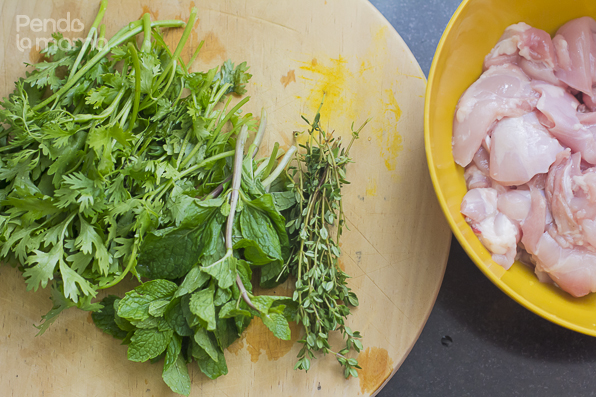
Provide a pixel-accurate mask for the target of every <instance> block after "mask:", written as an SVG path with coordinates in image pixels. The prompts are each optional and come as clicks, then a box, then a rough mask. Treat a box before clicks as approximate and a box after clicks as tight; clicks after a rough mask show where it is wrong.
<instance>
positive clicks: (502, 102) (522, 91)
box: [453, 65, 538, 167]
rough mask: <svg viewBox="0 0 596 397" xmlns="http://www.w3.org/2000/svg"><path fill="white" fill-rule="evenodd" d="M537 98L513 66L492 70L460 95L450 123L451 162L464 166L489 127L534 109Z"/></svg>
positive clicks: (527, 80)
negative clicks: (451, 136) (451, 139)
mask: <svg viewBox="0 0 596 397" xmlns="http://www.w3.org/2000/svg"><path fill="white" fill-rule="evenodd" d="M537 101H538V94H537V93H536V92H535V91H534V90H533V89H532V87H531V86H530V80H529V79H528V77H527V76H526V75H525V74H524V73H523V72H522V70H521V69H520V68H519V67H517V66H515V65H503V66H493V67H491V68H490V69H489V70H487V71H486V72H484V73H483V74H482V75H481V76H480V78H479V79H478V80H476V81H475V82H474V83H473V84H472V85H471V86H470V87H469V88H468V89H467V90H466V92H465V93H464V94H463V95H462V97H461V98H460V100H459V102H458V104H457V108H456V111H455V118H454V120H453V158H454V159H455V162H456V163H457V164H459V165H461V166H463V167H465V166H467V165H468V164H469V163H470V162H471V161H472V158H473V157H474V154H475V153H476V152H477V151H478V148H480V146H481V145H482V141H483V140H484V138H485V137H486V135H487V133H488V132H489V130H490V128H491V125H492V124H493V123H494V122H495V121H497V120H500V119H501V118H503V117H506V116H507V117H517V116H522V115H523V114H525V113H528V112H531V111H532V110H534V108H535V107H536V103H537Z"/></svg>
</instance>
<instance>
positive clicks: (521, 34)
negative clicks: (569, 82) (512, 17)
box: [484, 22, 565, 85]
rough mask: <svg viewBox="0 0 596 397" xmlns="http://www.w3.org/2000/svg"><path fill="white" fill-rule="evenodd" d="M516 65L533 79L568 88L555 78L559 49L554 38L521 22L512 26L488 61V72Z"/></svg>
mask: <svg viewBox="0 0 596 397" xmlns="http://www.w3.org/2000/svg"><path fill="white" fill-rule="evenodd" d="M509 63H510V64H514V65H518V66H519V67H521V69H522V70H523V71H524V73H525V74H526V75H527V76H528V77H530V78H531V79H538V80H543V81H546V82H548V83H550V84H553V85H560V84H562V85H565V84H564V83H562V82H561V81H560V80H559V79H558V78H557V77H556V76H555V66H556V56H555V47H554V45H553V43H552V40H551V38H550V35H549V34H548V33H546V32H545V31H544V30H541V29H536V28H533V27H531V26H530V25H528V24H526V23H523V22H520V23H516V24H515V25H511V26H509V27H508V28H507V29H505V33H503V35H502V36H501V38H500V39H499V41H498V42H497V44H496V45H495V47H494V48H493V49H492V51H491V52H490V53H489V54H488V55H487V56H486V57H485V58H484V70H487V69H489V68H490V67H491V66H497V65H505V64H509Z"/></svg>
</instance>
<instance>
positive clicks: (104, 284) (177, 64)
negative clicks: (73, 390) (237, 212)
mask: <svg viewBox="0 0 596 397" xmlns="http://www.w3.org/2000/svg"><path fill="white" fill-rule="evenodd" d="M106 6H107V4H106V2H105V1H103V2H102V3H101V6H100V11H99V14H98V17H97V18H96V20H95V22H94V24H93V26H92V28H91V29H90V32H89V39H88V40H86V41H83V42H81V41H79V42H77V44H76V45H75V46H73V47H69V45H68V44H69V43H68V42H66V41H65V39H63V38H62V37H61V36H60V35H59V34H56V35H55V36H54V38H55V41H54V42H52V43H50V45H49V46H48V47H47V49H46V50H44V52H43V54H44V56H45V57H46V61H44V62H41V63H39V64H37V65H35V69H34V70H32V71H30V72H28V74H27V77H26V78H24V79H21V80H19V81H17V83H16V89H15V90H14V92H13V93H12V94H11V95H10V96H9V97H8V99H5V100H4V101H3V102H1V103H0V105H1V108H0V122H2V123H3V127H2V128H1V129H0V137H1V138H0V153H1V161H0V182H1V183H2V185H1V187H2V189H0V199H1V202H0V248H1V251H0V254H1V256H2V257H3V259H4V260H9V261H11V262H12V263H17V264H19V266H20V267H21V269H22V271H23V276H24V278H25V280H26V282H27V287H28V289H33V290H37V289H38V288H39V287H40V286H41V287H46V286H47V284H48V283H49V282H50V281H53V282H52V284H51V285H52V299H53V303H54V307H53V309H52V310H51V311H50V312H49V313H48V315H46V316H45V320H46V321H45V322H44V323H43V325H42V327H41V331H42V332H43V330H45V329H46V328H47V326H48V325H49V323H50V322H51V321H52V320H53V319H54V318H55V317H56V316H57V315H58V313H60V311H62V310H63V309H65V308H67V307H71V306H75V305H76V306H78V307H79V308H82V309H85V310H97V309H99V308H100V307H101V305H100V304H98V303H93V302H92V298H93V297H95V296H96V294H97V292H98V290H100V289H103V288H108V287H111V286H113V285H115V284H117V283H118V282H119V281H121V280H122V279H123V278H124V277H125V276H126V275H127V274H129V273H132V274H134V275H135V276H137V277H139V278H140V277H141V276H146V277H152V276H155V275H158V276H159V277H166V278H169V279H176V278H180V277H183V276H184V275H186V273H188V272H189V270H190V269H191V267H192V266H193V265H194V264H195V262H196V258H194V259H195V260H194V262H193V259H192V255H191V254H190V252H191V251H193V250H194V251H193V252H195V251H197V250H201V253H205V254H204V255H205V256H206V257H208V258H213V257H214V255H218V254H219V252H218V251H217V249H219V245H217V244H218V242H217V241H216V240H217V237H216V235H217V227H218V226H217V225H218V222H219V221H220V218H221V217H218V216H216V215H214V214H213V213H214V212H216V211H219V212H220V213H221V212H222V211H224V212H225V210H226V208H228V210H229V207H230V204H229V203H228V204H226V205H224V204H222V203H223V201H224V199H223V198H218V199H217V200H215V201H214V200H212V199H211V198H210V197H209V195H213V196H214V194H213V191H214V190H217V189H220V190H223V189H224V188H227V186H228V185H229V178H230V176H231V173H232V167H233V159H232V156H234V154H235V153H236V150H235V147H234V146H235V141H236V138H235V137H236V135H237V134H238V133H239V131H240V129H241V128H242V127H247V129H251V130H254V129H256V122H255V120H254V118H253V117H252V115H250V114H246V115H244V116H241V114H240V108H241V107H242V105H243V104H244V103H246V101H247V100H248V98H244V99H242V100H241V101H239V102H238V103H237V104H236V105H234V106H232V105H231V103H232V99H233V95H232V93H236V94H242V93H245V92H246V89H245V85H246V83H247V82H248V80H249V79H250V77H251V75H250V74H248V73H247V67H246V64H245V63H243V64H240V65H238V67H234V65H233V64H232V63H230V62H226V63H225V65H224V66H223V67H222V68H215V69H212V70H209V71H207V72H196V73H190V72H188V69H189V67H190V63H192V60H193V59H194V58H195V57H196V55H197V53H198V51H197V52H195V55H194V56H193V58H192V59H191V61H190V62H189V64H185V63H184V62H182V60H181V58H180V54H181V52H182V49H183V47H184V45H185V42H186V41H187V39H188V37H189V35H190V32H191V29H192V27H193V24H194V21H195V19H196V10H193V11H192V12H191V15H190V18H189V21H188V23H187V24H186V28H185V30H184V33H183V35H182V38H181V39H180V42H179V44H178V46H177V47H176V49H175V50H174V51H173V52H172V51H170V49H169V48H168V47H167V45H166V44H165V42H164V39H163V36H162V32H161V28H164V27H181V26H184V22H182V21H151V20H150V18H149V14H146V15H144V16H143V18H142V19H140V20H138V21H136V22H132V23H130V24H128V25H127V26H126V27H124V28H123V29H121V30H120V31H119V32H118V33H116V34H115V35H114V36H113V37H112V38H111V39H109V40H108V41H107V44H106V45H105V46H103V47H101V48H98V47H97V46H95V45H91V44H92V43H93V42H94V39H95V38H96V37H97V36H98V35H99V36H101V33H99V34H98V32H103V31H104V29H102V28H101V27H99V24H100V23H101V19H102V16H103V14H104V12H105V8H106ZM140 33H143V34H144V39H143V41H142V45H141V46H140V48H137V43H136V40H135V39H136V35H138V34H140ZM99 42H100V43H101V42H102V40H99ZM90 43H91V44H90ZM199 48H200V46H199ZM185 90H186V91H187V93H186V94H183V92H184V91H185ZM219 103H221V104H222V105H221V106H217V105H218V104H219ZM262 130H263V132H264V124H263V128H262ZM263 132H261V136H262V133H263ZM257 148H258V145H255V146H254V147H253V148H252V149H251V150H252V151H253V152H254V153H256V150H257ZM267 160H268V161H267V162H266V163H267V164H268V165H271V164H272V162H273V160H275V158H273V159H267ZM251 161H252V157H251ZM249 171H250V170H249ZM259 171H260V173H259V174H258V177H259V179H258V182H256V181H255V180H251V179H249V176H248V175H249V174H246V175H245V178H244V179H245V184H248V185H247V186H248V187H249V188H250V189H252V190H251V195H252V196H251V199H250V200H249V201H250V202H251V203H252V200H257V197H256V192H257V191H258V189H261V190H263V191H264V186H263V185H262V184H260V183H261V182H260V181H261V179H265V178H266V177H268V176H269V173H270V172H271V171H272V167H269V166H268V167H264V168H262V169H260V170H259ZM279 174H280V173H279V172H278V175H279ZM250 177H254V175H253V174H251V176H250ZM274 180H275V178H273V179H272V177H271V176H269V182H268V183H269V184H271V182H273V181H274ZM257 183H259V185H258V186H257ZM267 186H268V185H267ZM196 197H202V198H203V199H197V198H196ZM244 197H246V196H243V198H244ZM268 197H270V196H268ZM213 199H215V197H213ZM263 200H264V201H267V200H266V199H261V201H257V202H255V203H254V205H253V206H252V207H250V208H251V209H252V208H256V207H258V206H259V205H261V206H262V207H265V206H266V204H267V203H270V202H267V203H265V204H264V203H261V202H262V201H263ZM270 200H271V198H270ZM222 205H223V208H220V207H221V206H222ZM247 207H248V205H247ZM201 211H202V212H201ZM255 211H256V210H255ZM253 212H254V211H253ZM247 213H251V211H250V210H249V211H247ZM193 216H194V218H193ZM244 218H245V217H242V218H241V219H244ZM280 219H281V218H280ZM280 219H277V218H276V222H277V224H278V229H283V228H282V227H280V226H279V225H282V223H280V222H283V221H281V220H280ZM257 221H262V219H261V218H259V216H258V215H255V222H257ZM203 222H207V223H206V224H208V225H209V227H210V228H211V229H209V231H211V232H212V233H213V238H212V241H207V240H205V241H203V242H200V243H199V242H197V241H194V240H193V237H196V236H197V235H198V234H200V233H201V232H202V230H196V231H191V230H192V228H193V227H199V226H200V227H204V225H203ZM283 235H284V237H283V238H282V242H283V244H281V243H280V248H279V250H278V251H279V252H273V251H271V252H270V251H266V252H265V254H267V255H269V256H268V257H267V258H270V257H271V258H274V259H275V261H277V262H279V263H278V264H277V266H278V267H281V263H283V259H282V257H281V255H282V254H281V252H282V248H281V247H282V246H283V250H284V251H283V252H284V255H286V256H287V251H288V246H287V236H285V230H283ZM173 240H176V241H177V244H174V245H172V246H170V247H174V248H179V249H178V250H177V251H176V252H169V253H168V254H171V255H179V256H180V257H179V258H178V257H176V258H174V259H175V260H164V258H166V257H167V256H166V252H163V251H162V250H161V248H160V244H161V246H162V247H163V246H164V244H168V243H169V242H171V241H173ZM251 241H253V240H250V239H244V241H242V242H239V243H240V244H244V245H245V247H246V248H245V250H248V251H250V252H253V251H255V254H254V255H253V256H255V257H257V256H258V255H259V254H263V252H262V251H259V250H258V249H254V248H251V246H250V244H252V243H251ZM166 242H167V243H166ZM206 244H213V246H209V247H207V246H206ZM158 254H162V257H161V258H157V257H156V255H158ZM172 258H173V257H172ZM168 259H169V258H168ZM184 260H186V262H184ZM205 260H208V259H205ZM272 261H273V259H272V260H269V261H268V262H272ZM183 262H184V263H183ZM191 262H192V263H191ZM224 262H225V264H226V265H227V266H228V267H229V268H230V269H231V268H232V267H233V268H234V269H235V267H234V263H233V261H232V260H230V259H229V255H228V257H226V260H225V261H224ZM172 263H174V264H175V265H170V267H163V266H167V264H172ZM260 264H265V263H264V260H263V259H261V263H260ZM268 268H270V269H273V268H274V265H271V264H270V265H269V267H268ZM216 269H219V267H217V266H215V267H214V268H212V270H211V272H212V273H214V274H216ZM227 284H228V282H227V281H222V282H221V283H220V286H222V287H223V286H224V285H225V286H227V287H229V285H227Z"/></svg>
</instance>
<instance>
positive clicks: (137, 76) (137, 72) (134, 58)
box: [128, 43, 141, 132]
mask: <svg viewBox="0 0 596 397" xmlns="http://www.w3.org/2000/svg"><path fill="white" fill-rule="evenodd" d="M128 51H129V52H130V56H131V58H132V67H133V68H134V71H135V99H134V105H133V108H132V115H131V116H130V122H129V124H128V131H129V132H130V131H132V129H133V128H134V125H135V122H136V121H137V114H138V113H139V103H140V101H141V64H140V63H139V55H138V54H137V49H136V48H135V46H134V45H133V44H132V43H128Z"/></svg>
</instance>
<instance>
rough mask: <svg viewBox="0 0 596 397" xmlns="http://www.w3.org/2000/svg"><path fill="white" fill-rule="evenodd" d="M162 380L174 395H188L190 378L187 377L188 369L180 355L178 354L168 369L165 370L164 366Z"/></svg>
mask: <svg viewBox="0 0 596 397" xmlns="http://www.w3.org/2000/svg"><path fill="white" fill-rule="evenodd" d="M166 358H167V354H166ZM162 378H163V381H164V382H165V383H166V385H168V386H169V387H170V389H172V391H173V392H174V393H178V394H182V395H185V396H188V395H189V394H190V387H191V383H190V376H189V375H188V367H187V366H186V362H185V361H184V357H182V354H178V356H177V358H176V361H174V363H173V364H172V365H170V366H169V367H167V368H166V366H165V365H164V369H163V373H162Z"/></svg>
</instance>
